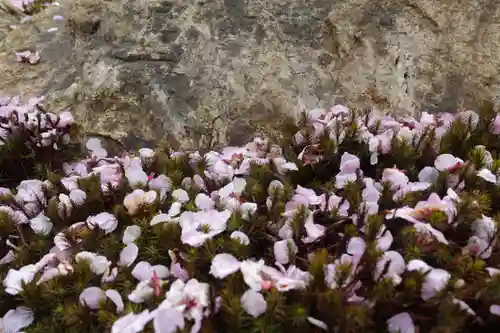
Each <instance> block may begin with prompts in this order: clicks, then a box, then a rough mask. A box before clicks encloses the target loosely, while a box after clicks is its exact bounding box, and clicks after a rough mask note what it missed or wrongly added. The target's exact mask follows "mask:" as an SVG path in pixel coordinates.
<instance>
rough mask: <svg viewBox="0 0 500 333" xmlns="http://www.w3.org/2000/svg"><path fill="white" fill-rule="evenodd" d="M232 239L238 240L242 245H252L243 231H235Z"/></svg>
mask: <svg viewBox="0 0 500 333" xmlns="http://www.w3.org/2000/svg"><path fill="white" fill-rule="evenodd" d="M230 237H231V239H237V240H238V241H239V242H240V243H241V244H242V245H248V244H250V239H249V238H248V236H247V235H246V234H245V233H243V232H241V231H233V232H232V233H231V236H230Z"/></svg>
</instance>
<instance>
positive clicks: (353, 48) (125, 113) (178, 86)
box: [0, 0, 500, 147]
mask: <svg viewBox="0 0 500 333" xmlns="http://www.w3.org/2000/svg"><path fill="white" fill-rule="evenodd" d="M2 15H4V16H2ZM55 15H62V16H64V17H65V20H63V21H54V20H53V17H54V16H55ZM7 21H9V22H8V24H11V22H10V21H11V19H6V18H5V14H3V13H2V14H0V37H1V38H2V39H0V73H1V77H0V91H2V92H4V93H5V92H6V93H10V94H21V95H22V96H26V97H28V96H37V95H45V96H46V100H45V102H44V103H45V104H46V105H47V107H49V108H51V109H52V110H55V111H57V110H63V109H66V108H71V109H72V110H73V111H74V113H75V115H76V117H77V119H79V120H80V121H81V122H83V124H84V128H85V129H86V130H88V131H95V132H103V133H108V134H110V135H112V136H114V137H116V138H118V139H119V140H121V141H122V142H124V143H125V144H126V145H129V146H130V145H131V146H134V145H137V144H149V143H152V142H158V141H160V140H167V141H169V142H170V143H172V144H180V145H182V146H184V147H188V146H190V147H192V146H210V145H214V144H216V143H230V144H239V143H242V142H244V141H246V140H247V139H248V138H249V137H250V136H251V135H252V134H253V133H255V132H257V133H263V134H266V135H271V136H272V135H273V133H276V128H278V127H279V125H280V124H281V123H282V121H283V120H284V119H285V116H287V115H288V116H289V115H296V114H297V113H298V112H300V111H302V110H304V109H307V108H312V107H316V106H322V105H331V104H332V103H336V102H337V103H338V102H347V103H348V104H349V105H350V106H353V107H366V106H370V105H374V106H376V107H377V108H378V109H379V110H381V111H391V112H399V113H413V114H415V113H418V112H419V111H421V110H422V109H431V110H433V109H439V110H446V111H454V110H457V109H462V108H467V107H471V108H475V107H476V106H477V104H478V103H479V102H480V101H481V100H482V99H490V98H492V99H494V100H496V101H497V102H498V99H499V98H500V97H499V96H500V75H499V74H500V56H498V55H499V54H500V0H398V1H394V0H378V1H370V0H210V1H209V0H205V1H203V0H172V1H158V0H156V1H150V0H127V1H125V0H121V1H119V0H63V1H61V3H60V6H51V7H49V8H48V9H46V10H45V11H43V12H42V13H40V14H37V15H35V16H34V17H33V19H32V20H31V21H29V22H25V23H23V24H21V25H20V26H19V27H18V28H17V29H15V30H14V31H8V30H5V27H6V25H7ZM52 27H57V28H58V30H57V31H55V32H54V31H52V32H48V29H50V28H52ZM26 49H30V50H37V51H39V52H40V54H41V61H40V63H39V64H37V65H31V66H30V65H27V64H18V63H16V62H15V57H14V56H13V52H14V51H20V50H26Z"/></svg>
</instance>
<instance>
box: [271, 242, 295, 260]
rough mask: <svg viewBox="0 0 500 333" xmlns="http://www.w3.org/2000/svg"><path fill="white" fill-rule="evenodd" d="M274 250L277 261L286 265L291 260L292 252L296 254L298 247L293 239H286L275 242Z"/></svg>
mask: <svg viewBox="0 0 500 333" xmlns="http://www.w3.org/2000/svg"><path fill="white" fill-rule="evenodd" d="M273 251H274V258H275V259H276V261H277V262H279V263H280V264H282V265H286V264H288V263H289V262H290V252H291V253H292V254H296V253H297V251H298V248H297V245H296V244H295V242H294V240H293V239H284V240H281V241H277V242H275V243H274V246H273Z"/></svg>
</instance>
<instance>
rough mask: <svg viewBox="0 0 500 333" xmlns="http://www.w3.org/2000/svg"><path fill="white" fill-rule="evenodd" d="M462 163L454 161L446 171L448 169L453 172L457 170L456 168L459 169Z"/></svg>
mask: <svg viewBox="0 0 500 333" xmlns="http://www.w3.org/2000/svg"><path fill="white" fill-rule="evenodd" d="M462 165H463V163H460V162H457V163H455V165H454V166H452V167H451V168H449V169H448V171H449V172H450V173H454V172H456V171H458V169H460V167H461V166H462Z"/></svg>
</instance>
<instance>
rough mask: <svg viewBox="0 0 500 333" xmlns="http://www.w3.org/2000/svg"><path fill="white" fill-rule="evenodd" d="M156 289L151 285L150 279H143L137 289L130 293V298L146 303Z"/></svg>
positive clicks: (132, 300) (136, 301) (137, 302)
mask: <svg viewBox="0 0 500 333" xmlns="http://www.w3.org/2000/svg"><path fill="white" fill-rule="evenodd" d="M154 292H155V291H154V289H153V288H152V287H151V285H150V281H149V280H145V281H141V282H139V283H138V284H137V286H136V287H135V289H134V290H133V291H132V292H131V293H130V294H129V295H128V300H129V301H131V302H132V303H136V304H140V303H144V302H145V301H147V300H148V299H150V298H151V297H153V295H154Z"/></svg>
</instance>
